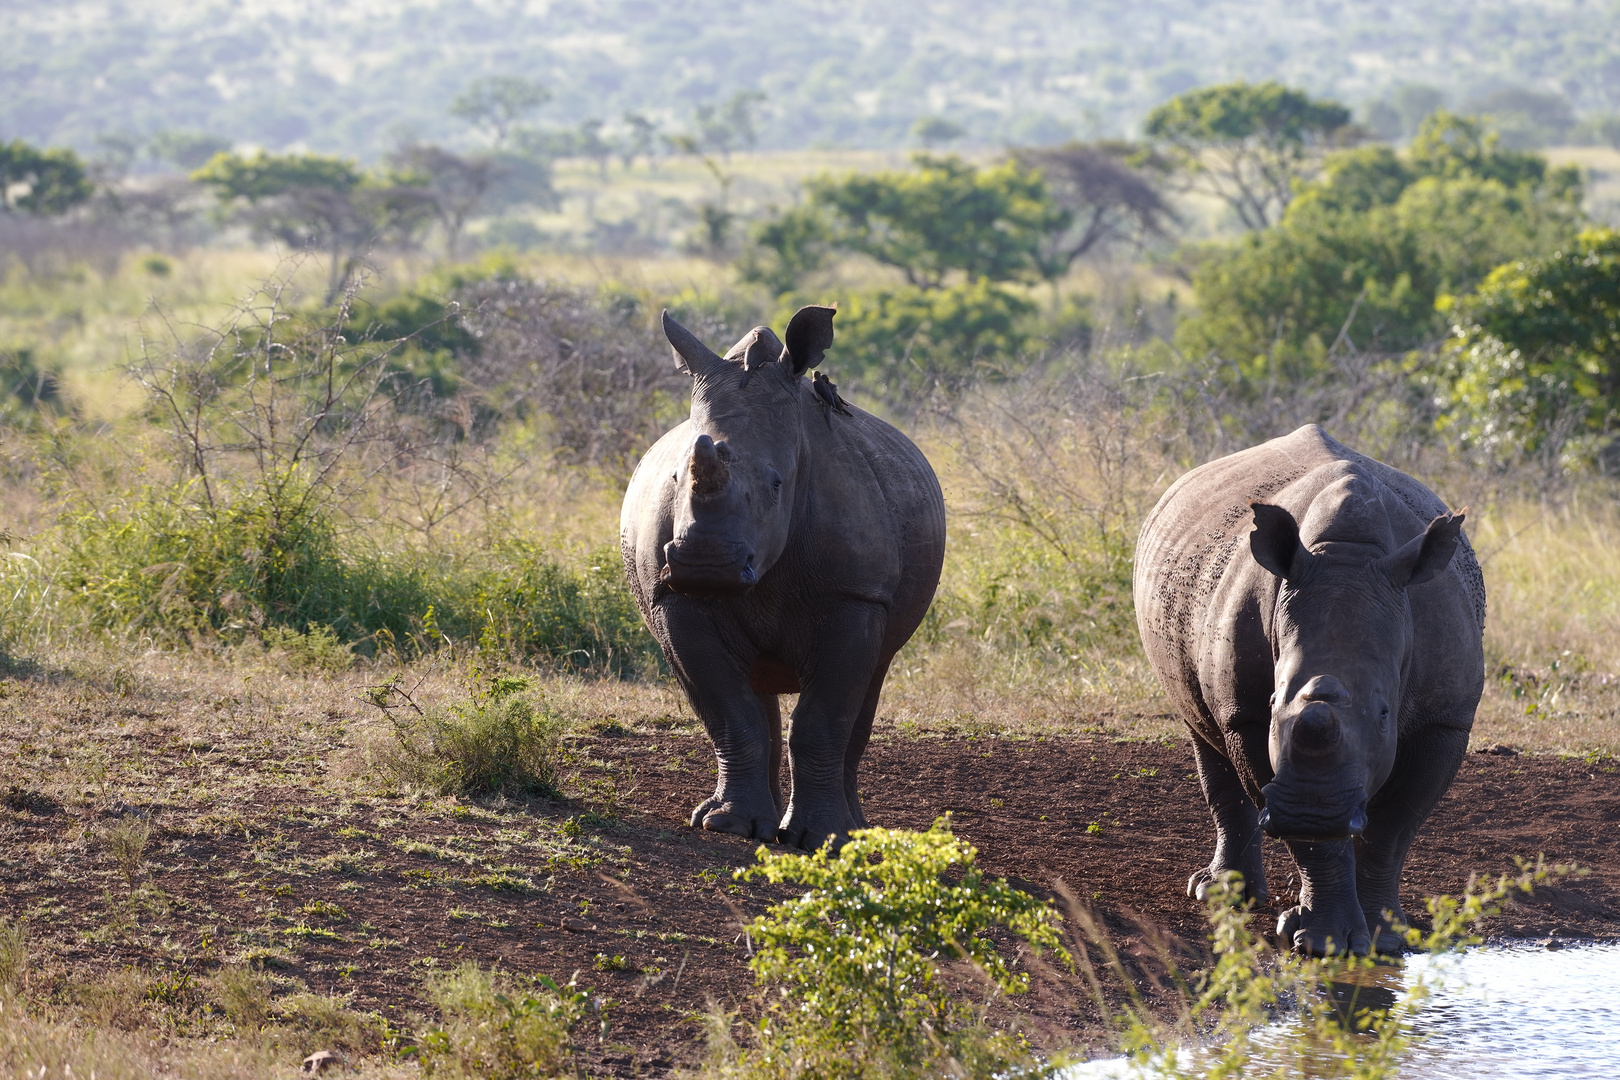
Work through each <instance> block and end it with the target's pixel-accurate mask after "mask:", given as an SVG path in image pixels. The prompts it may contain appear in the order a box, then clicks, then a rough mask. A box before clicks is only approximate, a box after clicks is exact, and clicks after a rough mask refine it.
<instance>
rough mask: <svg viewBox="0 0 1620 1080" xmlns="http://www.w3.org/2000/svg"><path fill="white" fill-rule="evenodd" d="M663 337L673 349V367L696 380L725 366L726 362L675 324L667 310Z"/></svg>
mask: <svg viewBox="0 0 1620 1080" xmlns="http://www.w3.org/2000/svg"><path fill="white" fill-rule="evenodd" d="M664 336H665V337H666V338H668V339H669V343H670V345H671V346H672V347H673V348H674V349H675V367H676V369H677V370H679V371H683V372H685V373H686V374H688V375H691V376H692V377H694V378H696V377H697V376H699V375H706V374H708V373H709V372H711V371H715V370H717V369H719V368H722V367H724V366H725V363H726V362H725V361H724V360H722V359H721V358H720V357H719V356H718V355H716V354H715V351H714V350H713V349H711V348H709V347H708V346H707V345H705V344H703V342H701V341H699V340H698V339H697V337H696V336H695V335H694V334H693V333H692V331H690V330H688V329H687V328H686V327H684V326H682V325H681V324H680V323H678V322H676V321H675V319H674V317H673V316H671V315H670V313H669V311H668V310H665V312H664Z"/></svg>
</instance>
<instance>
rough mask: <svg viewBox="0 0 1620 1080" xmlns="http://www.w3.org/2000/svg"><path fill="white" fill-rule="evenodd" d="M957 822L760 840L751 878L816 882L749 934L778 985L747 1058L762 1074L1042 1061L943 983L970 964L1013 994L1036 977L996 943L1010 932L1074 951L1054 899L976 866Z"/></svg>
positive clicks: (974, 1067)
mask: <svg viewBox="0 0 1620 1080" xmlns="http://www.w3.org/2000/svg"><path fill="white" fill-rule="evenodd" d="M975 855H976V852H975V850H974V849H973V847H972V846H970V845H968V844H966V843H963V842H962V841H960V840H958V839H956V837H955V836H953V835H952V834H951V830H950V825H949V822H948V820H947V819H941V820H939V821H937V822H935V823H934V826H933V828H931V829H929V830H928V831H927V832H922V833H918V832H906V831H903V830H890V829H863V830H859V831H857V832H854V833H852V834H851V836H850V839H849V842H848V843H847V844H845V845H844V846H843V847H842V848H841V849H839V850H837V851H835V850H834V849H833V847H832V846H831V845H828V846H826V847H823V848H822V849H821V850H819V851H817V852H815V853H814V854H811V855H801V854H795V853H789V852H776V851H771V850H769V849H768V848H764V847H761V848H760V849H759V852H758V865H756V866H753V867H749V868H747V869H744V870H740V871H738V875H737V876H738V877H741V878H764V879H765V880H767V881H773V882H792V883H794V884H800V885H808V886H809V887H810V888H809V891H808V892H806V893H804V894H803V895H802V896H799V897H797V898H795V899H793V900H789V901H785V902H783V903H779V904H775V905H773V906H772V907H771V908H770V909H769V911H767V912H766V914H765V915H763V916H761V917H760V918H758V919H756V920H754V922H753V923H752V924H750V926H749V928H748V930H749V934H750V935H751V936H752V939H753V942H754V950H755V952H754V957H753V959H751V960H750V961H749V966H750V967H752V968H753V970H754V973H755V975H756V977H757V978H758V979H759V981H760V982H761V983H762V984H764V985H766V986H770V987H773V988H776V989H778V990H779V991H780V996H779V997H778V996H777V995H774V994H773V995H772V1004H771V1005H770V1007H769V1011H768V1013H767V1015H766V1017H765V1018H764V1019H763V1020H762V1021H761V1022H760V1027H759V1045H758V1047H757V1049H755V1050H752V1051H748V1052H746V1053H745V1054H744V1055H743V1064H744V1066H745V1067H746V1069H748V1070H752V1071H753V1072H754V1073H755V1074H757V1075H767V1076H769V1075H798V1076H849V1077H859V1076H876V1075H908V1076H915V1075H931V1074H933V1073H935V1072H942V1073H948V1074H955V1075H961V1074H962V1072H961V1070H963V1069H965V1070H966V1073H965V1074H966V1075H974V1076H978V1075H990V1074H992V1073H1000V1072H1004V1071H1006V1070H1008V1069H1011V1068H1015V1067H1024V1066H1027V1065H1029V1064H1030V1059H1029V1055H1028V1052H1027V1050H1026V1048H1025V1047H1024V1046H1023V1045H1022V1044H1021V1043H1020V1042H1019V1041H1018V1040H1017V1039H1015V1038H1012V1037H1010V1036H1007V1035H1003V1034H998V1033H995V1032H992V1031H990V1030H989V1029H988V1028H986V1027H985V1026H984V1024H983V1022H982V1018H981V1017H979V1016H978V1015H977V1014H976V1013H974V1012H973V1011H972V1010H970V1009H968V1008H967V1007H966V1006H964V1005H962V1004H961V1002H960V1001H959V1000H958V999H957V998H956V997H955V996H954V995H953V994H952V993H951V991H950V989H949V987H948V986H947V985H946V983H945V981H944V980H943V979H942V978H941V971H940V965H941V963H944V962H950V961H964V962H966V963H967V964H969V965H971V966H972V967H974V968H976V969H977V970H978V972H979V974H980V975H982V977H983V978H984V980H985V981H987V982H988V983H990V984H991V985H992V986H993V987H994V989H995V990H996V991H998V992H1000V993H1003V994H1019V993H1022V992H1024V991H1025V990H1027V989H1028V985H1029V977H1028V975H1027V974H1025V973H1023V972H1019V971H1016V970H1014V969H1013V968H1012V967H1011V966H1010V965H1009V964H1008V963H1007V961H1006V960H1005V959H1004V958H1003V957H1002V956H1001V955H1000V954H999V953H998V952H997V951H996V948H995V946H994V944H993V943H992V942H991V940H990V937H989V933H990V932H991V931H992V930H998V929H1004V930H1006V931H1010V932H1011V933H1012V934H1013V935H1015V936H1017V937H1018V938H1021V939H1022V940H1023V941H1024V942H1026V943H1027V944H1028V945H1029V946H1030V947H1031V948H1032V949H1033V950H1034V951H1035V952H1036V953H1040V952H1042V951H1045V950H1050V951H1052V952H1055V953H1057V954H1058V955H1059V956H1062V957H1064V958H1067V954H1066V953H1065V951H1064V949H1063V947H1062V945H1061V944H1060V943H1059V939H1058V917H1057V914H1056V913H1055V912H1054V911H1053V910H1052V909H1051V907H1050V906H1048V905H1047V904H1046V903H1044V902H1042V901H1040V900H1037V899H1035V898H1034V897H1032V896H1030V895H1028V894H1027V893H1024V892H1021V891H1020V890H1018V889H1015V888H1013V887H1011V886H1010V885H1008V884H1007V883H1006V882H1004V881H1001V880H999V879H986V878H985V877H984V876H983V875H982V873H981V872H980V871H979V869H978V868H977V866H975V865H974V858H975Z"/></svg>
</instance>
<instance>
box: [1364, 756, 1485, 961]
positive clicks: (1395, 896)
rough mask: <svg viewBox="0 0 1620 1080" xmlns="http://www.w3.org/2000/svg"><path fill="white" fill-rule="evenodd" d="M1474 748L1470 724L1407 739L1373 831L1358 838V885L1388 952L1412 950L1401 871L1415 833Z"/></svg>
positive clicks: (1375, 803) (1373, 814) (1374, 815)
mask: <svg viewBox="0 0 1620 1080" xmlns="http://www.w3.org/2000/svg"><path fill="white" fill-rule="evenodd" d="M1467 749H1468V731H1467V729H1466V728H1451V727H1430V728H1428V729H1426V730H1423V731H1419V732H1414V733H1413V735H1411V736H1408V737H1407V738H1405V739H1403V740H1402V741H1401V746H1400V751H1399V753H1398V756H1397V757H1396V759H1395V767H1394V769H1393V770H1391V772H1390V779H1389V781H1388V782H1386V783H1385V784H1384V787H1383V789H1382V790H1380V791H1379V792H1378V794H1377V796H1376V797H1374V799H1373V800H1372V802H1371V803H1369V804H1368V806H1367V831H1366V832H1365V833H1364V834H1363V835H1362V837H1361V839H1360V840H1359V841H1357V843H1356V890H1357V892H1358V894H1359V895H1360V897H1361V906H1362V909H1363V911H1364V912H1365V914H1366V918H1367V925H1368V926H1370V927H1372V933H1373V938H1374V941H1373V945H1374V947H1375V948H1376V949H1377V950H1378V951H1379V952H1380V953H1383V954H1385V955H1388V956H1399V955H1400V954H1401V953H1402V952H1404V951H1406V941H1405V939H1404V938H1403V937H1402V936H1401V934H1400V933H1399V932H1398V931H1397V927H1404V926H1406V925H1408V920H1407V917H1406V912H1405V911H1404V910H1403V909H1402V908H1401V873H1402V871H1403V870H1404V869H1405V867H1406V853H1407V852H1408V851H1409V850H1410V849H1411V847H1412V838H1413V837H1414V836H1416V835H1417V831H1418V829H1419V828H1420V827H1421V826H1422V825H1423V823H1424V821H1426V820H1428V817H1429V814H1430V813H1431V812H1432V811H1433V810H1434V808H1435V806H1436V804H1438V803H1439V802H1440V799H1441V797H1442V796H1444V795H1445V793H1446V790H1447V789H1448V788H1449V787H1450V786H1451V780H1452V777H1454V776H1456V775H1457V767H1458V766H1459V765H1461V764H1462V759H1463V755H1464V753H1465V752H1466V751H1467Z"/></svg>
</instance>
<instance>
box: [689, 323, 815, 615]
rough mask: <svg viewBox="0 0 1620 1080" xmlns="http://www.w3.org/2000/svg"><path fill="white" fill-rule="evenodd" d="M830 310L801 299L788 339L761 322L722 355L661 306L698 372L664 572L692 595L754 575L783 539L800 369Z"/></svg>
mask: <svg viewBox="0 0 1620 1080" xmlns="http://www.w3.org/2000/svg"><path fill="white" fill-rule="evenodd" d="M833 314H834V309H832V308H830V307H804V308H800V309H799V310H798V312H797V313H795V314H794V316H793V318H792V319H791V320H789V322H788V325H787V329H786V331H784V333H783V339H784V340H779V339H778V338H777V336H776V335H775V334H774V333H772V332H771V329H770V328H769V327H766V326H759V327H755V328H754V329H753V330H752V331H750V332H749V333H748V334H747V335H746V336H745V337H744V338H743V339H742V340H741V341H739V342H738V343H737V344H736V346H734V347H733V348H732V349H731V351H730V352H728V353H727V354H726V355H725V356H719V355H717V354H716V353H715V352H713V351H712V350H711V349H709V347H708V346H706V345H704V344H703V343H702V342H701V341H699V340H698V339H697V338H696V337H695V336H694V335H693V334H692V333H691V332H690V331H688V330H687V329H686V328H685V327H683V326H682V325H681V324H680V323H678V322H676V321H675V320H674V319H673V318H671V317H670V314H669V312H667V311H666V312H664V335H665V336H666V337H667V338H668V339H669V343H670V345H671V346H672V347H673V348H674V350H675V365H676V367H678V368H679V369H680V370H681V371H684V372H685V373H686V374H688V375H690V376H692V417H691V427H692V429H693V431H694V434H693V437H692V445H691V449H690V452H688V453H687V454H686V455H685V456H684V460H683V462H682V464H681V467H680V469H679V470H678V471H677V472H676V473H675V474H674V475H673V477H672V479H673V480H674V482H675V505H674V536H673V539H671V540H670V541H669V543H667V544H665V545H664V568H663V570H662V571H661V577H662V580H663V582H664V584H665V585H667V586H668V587H669V588H670V589H671V590H673V591H675V592H678V593H684V594H686V595H690V596H707V597H726V596H737V595H740V594H742V593H745V592H747V591H748V590H749V589H751V588H753V587H754V585H755V584H757V583H758V582H759V580H760V578H761V577H763V576H764V575H765V574H766V572H767V571H769V570H770V568H771V566H772V565H773V564H774V563H775V562H776V560H777V559H778V558H779V557H780V556H781V554H782V551H783V550H784V549H785V548H786V546H787V542H788V538H789V535H790V529H791V525H792V516H793V508H794V507H795V505H796V499H797V495H798V492H799V487H800V485H799V479H800V465H801V463H802V462H803V461H804V459H805V432H804V428H803V423H802V420H801V416H802V406H801V398H800V395H801V392H802V386H803V378H802V376H803V375H804V372H805V371H806V370H807V369H808V368H809V367H811V366H812V365H814V364H817V363H819V362H820V361H821V358H822V356H823V355H824V354H825V353H826V351H827V349H828V347H829V346H831V345H832V338H833V330H832V320H833Z"/></svg>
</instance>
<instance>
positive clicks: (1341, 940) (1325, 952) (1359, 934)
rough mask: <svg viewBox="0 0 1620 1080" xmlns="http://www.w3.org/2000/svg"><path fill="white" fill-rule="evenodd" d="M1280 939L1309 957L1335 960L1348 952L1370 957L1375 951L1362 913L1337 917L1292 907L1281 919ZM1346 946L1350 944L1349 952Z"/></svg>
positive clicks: (1278, 923) (1279, 922)
mask: <svg viewBox="0 0 1620 1080" xmlns="http://www.w3.org/2000/svg"><path fill="white" fill-rule="evenodd" d="M1277 936H1278V937H1280V938H1282V939H1283V940H1284V941H1286V942H1288V943H1289V944H1290V945H1291V946H1292V947H1293V950H1294V951H1295V952H1297V953H1303V954H1305V955H1307V956H1331V955H1333V954H1334V953H1340V954H1342V953H1344V952H1346V951H1348V952H1350V953H1351V954H1353V955H1355V956H1366V955H1367V954H1368V953H1369V952H1371V951H1372V935H1371V934H1369V933H1368V932H1367V921H1366V919H1365V918H1363V917H1362V915H1361V912H1360V911H1356V912H1355V914H1354V915H1353V916H1349V917H1335V915H1334V913H1333V912H1330V911H1325V910H1324V911H1309V910H1306V909H1305V908H1303V907H1291V908H1289V909H1288V910H1287V911H1285V912H1283V913H1282V915H1281V916H1280V917H1279V918H1278V919H1277ZM1346 942H1349V944H1350V947H1349V949H1348V950H1346V949H1345V943H1346Z"/></svg>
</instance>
